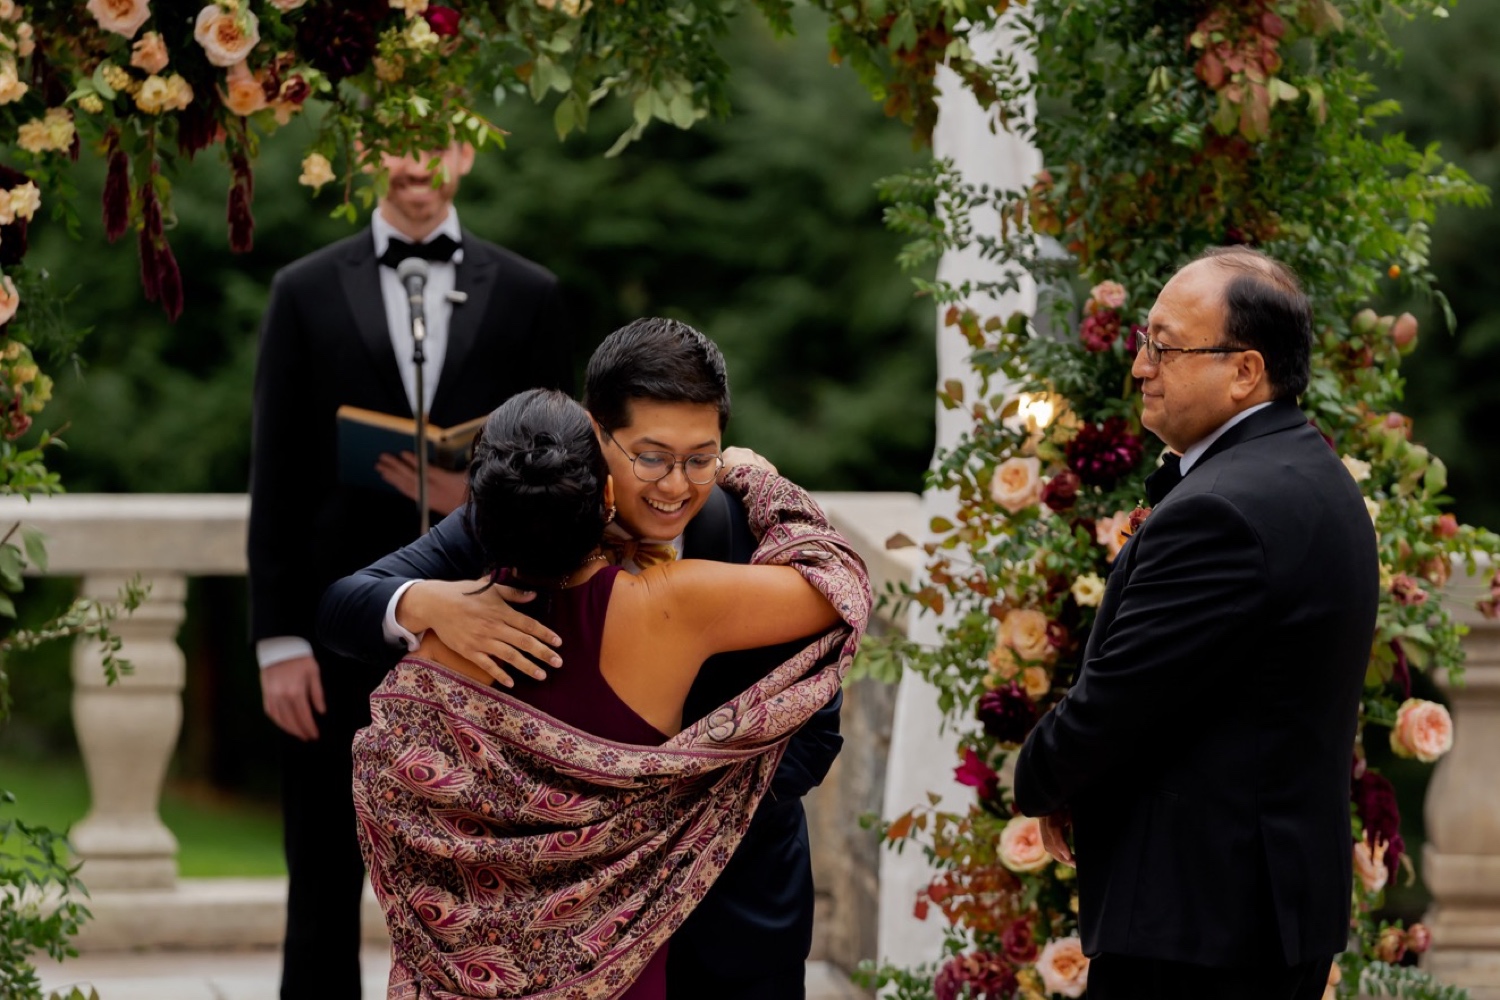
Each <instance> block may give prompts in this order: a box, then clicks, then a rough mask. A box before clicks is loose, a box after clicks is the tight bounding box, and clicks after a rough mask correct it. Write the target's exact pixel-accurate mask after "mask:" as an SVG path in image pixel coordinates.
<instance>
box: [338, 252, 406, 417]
mask: <svg viewBox="0 0 1500 1000" xmlns="http://www.w3.org/2000/svg"><path fill="white" fill-rule="evenodd" d="M339 284H340V285H341V286H343V289H344V297H345V299H346V300H347V301H348V303H349V312H350V313H351V314H352V315H353V316H354V327H355V329H356V330H358V331H359V337H360V339H361V340H363V341H364V344H365V347H366V348H367V349H368V350H369V352H370V358H371V361H373V362H374V366H375V375H376V378H377V379H379V381H380V387H381V389H382V390H384V391H385V393H386V395H388V396H389V397H390V398H391V400H392V401H393V402H395V401H399V404H398V405H397V406H396V408H395V410H394V411H393V412H394V413H395V414H396V415H397V416H411V403H410V401H409V400H407V398H406V389H405V387H404V386H402V384H401V372H400V370H399V369H398V368H397V367H396V349H395V348H394V347H392V346H391V329H390V324H389V323H388V322H387V321H386V315H385V294H384V293H383V292H381V290H380V265H379V264H378V263H377V262H376V260H375V238H374V237H373V236H371V235H369V234H368V233H367V234H366V236H365V238H364V239H362V240H354V241H353V242H352V243H351V244H350V247H349V252H348V253H347V254H345V255H344V257H343V259H342V260H340V261H339Z"/></svg>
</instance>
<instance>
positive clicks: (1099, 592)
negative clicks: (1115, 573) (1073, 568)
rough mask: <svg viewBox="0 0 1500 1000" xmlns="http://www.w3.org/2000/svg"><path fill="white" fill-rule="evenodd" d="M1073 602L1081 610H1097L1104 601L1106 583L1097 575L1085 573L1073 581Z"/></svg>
mask: <svg viewBox="0 0 1500 1000" xmlns="http://www.w3.org/2000/svg"><path fill="white" fill-rule="evenodd" d="M1071 589H1072V592H1073V600H1075V601H1077V602H1078V606H1079V607H1080V608H1097V607H1098V606H1099V602H1100V601H1102V600H1104V581H1103V580H1101V579H1100V578H1099V575H1098V574H1097V573H1085V574H1083V575H1082V576H1080V577H1079V578H1078V579H1076V580H1074V581H1073V586H1072V588H1071Z"/></svg>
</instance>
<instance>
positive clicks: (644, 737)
mask: <svg viewBox="0 0 1500 1000" xmlns="http://www.w3.org/2000/svg"><path fill="white" fill-rule="evenodd" d="M621 572H622V570H621V568H620V567H619V566H606V567H604V568H603V569H601V570H600V571H599V572H597V573H595V574H594V575H593V576H592V577H590V578H589V579H588V580H586V581H585V582H583V583H581V584H579V585H578V586H576V587H569V588H568V589H566V590H552V591H547V590H544V591H541V592H540V593H539V594H538V595H537V598H536V600H535V601H533V602H532V603H530V604H526V605H522V606H521V607H522V610H523V611H525V612H526V613H527V614H529V615H531V616H532V617H533V618H535V619H536V620H537V621H539V622H541V623H542V624H544V625H546V626H547V627H548V628H550V629H552V631H554V632H556V633H557V634H558V636H559V637H560V638H561V639H562V647H561V649H560V650H559V652H561V654H562V657H563V666H562V667H560V668H558V669H556V670H553V669H551V668H550V667H549V668H547V679H546V680H544V681H536V680H532V679H531V678H530V677H525V676H522V675H519V674H512V676H513V677H514V678H515V681H516V686H515V687H513V688H501V690H504V691H506V693H507V694H510V695H512V696H513V697H515V698H517V699H518V700H520V701H524V702H525V703H526V704H528V705H531V706H532V707H534V708H537V709H540V710H541V711H543V712H546V713H547V714H548V715H550V716H552V717H553V718H554V719H557V720H559V721H561V722H566V723H567V724H568V725H570V726H573V727H575V728H577V729H581V730H583V731H584V732H586V733H591V734H592V735H594V736H600V737H603V738H604V739H606V740H613V741H614V742H616V743H631V744H635V745H637V746H653V747H654V746H660V745H661V744H663V743H665V742H666V741H667V739H668V737H667V734H666V733H663V732H661V731H660V730H659V729H657V728H656V727H655V726H653V725H651V723H649V722H647V721H646V720H645V719H643V718H641V717H640V716H639V715H637V714H636V712H635V710H634V709H632V708H631V707H630V706H629V705H627V704H625V702H624V701H622V700H620V696H619V695H617V694H615V691H614V688H612V687H610V686H609V682H608V681H606V680H605V679H604V674H603V673H602V672H601V671H600V669H599V649H600V646H601V645H602V644H603V642H604V615H605V612H606V611H608V610H609V597H610V593H611V592H612V591H613V590H614V586H615V577H616V576H618V575H619V574H620V573H621ZM666 995H667V949H666V946H663V947H662V948H661V949H659V950H658V951H657V953H656V954H655V955H653V956H652V958H651V961H650V963H649V964H647V966H646V968H645V969H643V970H642V971H641V974H640V976H639V978H637V979H636V981H635V982H634V983H633V984H631V987H630V989H628V990H626V991H625V992H624V993H623V994H621V995H620V1000H666Z"/></svg>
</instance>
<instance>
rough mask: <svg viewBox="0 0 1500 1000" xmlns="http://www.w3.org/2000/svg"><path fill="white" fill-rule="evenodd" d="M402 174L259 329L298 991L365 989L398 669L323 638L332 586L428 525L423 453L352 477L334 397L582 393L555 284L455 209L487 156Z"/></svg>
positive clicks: (449, 410)
mask: <svg viewBox="0 0 1500 1000" xmlns="http://www.w3.org/2000/svg"><path fill="white" fill-rule="evenodd" d="M382 160H383V164H384V168H385V169H386V170H387V171H388V172H389V187H388V188H387V190H386V192H385V193H384V195H383V196H382V197H381V198H380V199H379V202H378V205H377V208H376V211H375V212H374V214H373V217H372V218H371V221H370V227H369V229H367V230H365V231H363V232H360V233H358V234H356V235H354V236H350V237H349V238H347V239H344V240H341V241H340V242H338V243H335V244H333V245H331V246H328V247H324V248H323V249H321V250H318V251H316V252H315V253H312V254H310V255H308V256H307V257H304V258H302V259H301V260H298V261H296V262H294V263H292V264H290V265H288V266H287V267H285V268H283V269H282V270H281V271H280V272H278V273H277V275H276V277H275V280H274V281H273V283H272V286H271V293H270V300H269V303H268V305H267V308H266V312H265V316H264V319H263V322H262V326H261V334H260V345H259V356H258V360H257V363H256V371H255V395H254V425H253V434H252V437H253V441H252V452H251V475H250V498H251V507H250V535H249V551H248V555H249V576H250V601H251V616H250V617H251V626H250V627H251V638H252V640H253V641H254V643H255V647H256V656H257V659H258V660H259V663H260V668H261V691H262V697H263V702H264V707H265V711H266V714H267V715H268V716H270V718H271V719H272V721H273V722H275V724H276V725H277V727H278V728H279V729H280V730H281V735H282V738H281V740H280V743H281V746H280V751H281V763H282V809H283V817H284V824H285V848H286V861H287V873H288V877H289V889H288V899H287V925H286V942H285V946H284V952H283V965H282V982H281V997H282V1000H300V998H303V997H318V998H320V1000H332V998H357V997H359V995H360V976H359V941H360V928H359V897H360V892H361V887H362V885H363V878H364V868H363V864H362V861H361V858H360V854H359V845H358V843H357V840H356V834H355V821H354V808H353V797H352V792H351V782H352V763H351V758H350V746H351V743H352V741H353V737H354V733H355V732H356V731H357V730H359V729H360V728H362V727H364V726H366V725H368V724H369V721H370V710H369V695H370V692H371V690H373V689H374V687H375V685H376V684H378V683H379V681H380V679H381V678H382V677H383V676H384V673H385V671H384V670H383V669H382V668H378V667H371V666H369V665H366V664H364V663H361V662H359V661H357V660H351V659H347V658H344V657H340V656H337V655H336V654H334V653H332V652H331V651H330V650H329V649H327V648H326V647H324V646H322V645H321V644H320V643H318V642H317V640H316V638H315V632H314V618H315V616H316V613H317V608H318V600H319V598H320V597H321V595H322V593H323V590H324V588H325V587H327V586H328V584H329V583H331V582H332V581H334V580H336V579H338V578H339V577H342V576H344V575H345V574H348V573H351V572H353V571H354V570H356V569H358V568H360V567H361V566H364V565H366V564H368V563H370V562H373V561H374V560H375V559H377V558H379V557H380V556H382V555H384V554H385V553H387V552H389V551H391V550H392V549H395V548H399V547H400V546H402V545H404V544H406V543H408V542H411V541H414V540H415V539H416V537H417V534H418V524H419V518H418V511H417V509H416V501H415V497H416V496H417V480H416V472H415V466H414V463H413V461H412V454H406V455H402V454H399V453H397V454H391V455H386V456H383V457H382V458H381V460H380V473H381V477H382V478H383V479H384V480H385V482H386V483H387V485H388V486H389V487H390V488H389V490H386V491H376V490H374V489H370V488H357V487H351V486H348V485H344V484H342V483H341V482H340V481H339V475H338V456H337V438H336V424H335V417H334V414H335V411H337V409H338V408H339V407H340V406H342V405H345V404H348V405H352V406H357V407H362V408H365V409H369V410H376V411H379V412H382V413H388V414H393V415H396V416H400V417H412V416H414V413H415V409H416V407H417V406H419V405H420V406H423V407H425V408H426V410H427V413H428V419H429V421H430V423H431V424H432V425H434V426H437V427H448V426H451V425H453V424H458V423H462V422H464V421H467V420H471V419H473V418H475V417H480V416H483V415H485V414H487V413H489V412H490V411H491V410H493V409H494V408H495V407H497V406H499V405H500V404H501V403H502V402H504V401H505V400H506V399H507V398H509V397H510V396H511V395H513V394H515V393H517V392H520V391H522V390H525V389H530V388H536V387H545V388H560V389H563V390H564V391H571V390H572V357H571V353H570V343H569V337H568V333H567V330H566V328H565V327H564V325H563V323H562V320H561V315H560V313H561V310H560V308H559V293H558V285H557V279H556V278H555V277H554V276H553V275H552V274H551V273H549V272H548V271H547V270H545V269H544V268H542V267H540V266H538V265H537V264H534V263H532V262H531V261H529V260H526V259H524V258H522V257H520V256H518V255H516V254H514V253H512V252H510V251H508V250H506V249H504V248H502V247H499V246H496V245H495V244H493V243H489V242H486V241H484V240H481V239H479V238H477V237H475V236H474V235H473V234H472V233H469V232H466V231H465V230H464V229H463V228H462V227H461V226H460V225H459V219H458V213H457V211H456V210H455V209H454V207H453V199H454V196H455V195H456V194H457V192H458V188H459V183H460V181H461V179H462V178H463V177H464V175H466V174H467V173H468V172H469V170H470V168H471V167H472V165H473V162H474V150H473V149H472V147H469V146H467V145H454V146H452V147H451V148H449V149H447V150H445V151H443V152H441V153H434V154H428V155H425V156H417V157H410V158H404V157H396V156H391V155H386V156H384V157H382ZM412 256H415V257H421V258H423V259H425V260H427V261H428V263H429V277H428V279H427V286H426V295H425V318H426V324H427V336H426V351H425V353H426V360H425V364H424V370H425V375H424V379H423V381H424V383H425V385H424V389H425V394H424V398H423V399H422V400H418V399H417V398H416V395H415V392H416V384H417V379H416V367H415V365H414V363H413V352H412V335H411V319H410V317H411V311H410V307H409V303H408V299H407V295H406V293H405V290H404V289H403V288H402V286H401V283H400V282H399V281H398V280H397V278H396V270H395V269H396V267H397V266H399V264H400V262H401V261H402V260H404V259H405V258H407V257H412ZM463 490H464V486H463V473H462V472H449V471H447V470H443V469H437V468H429V470H428V494H429V506H430V507H431V508H432V509H433V511H434V512H436V513H437V514H439V515H441V514H445V513H447V512H448V511H451V510H453V509H454V508H455V507H457V506H459V504H461V503H462V502H463Z"/></svg>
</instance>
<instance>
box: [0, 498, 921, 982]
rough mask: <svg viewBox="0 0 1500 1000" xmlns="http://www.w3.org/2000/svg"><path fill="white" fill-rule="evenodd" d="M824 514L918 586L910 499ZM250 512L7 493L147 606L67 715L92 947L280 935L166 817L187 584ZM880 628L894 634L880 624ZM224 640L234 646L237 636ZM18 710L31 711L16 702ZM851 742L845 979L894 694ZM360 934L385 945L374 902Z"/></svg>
mask: <svg viewBox="0 0 1500 1000" xmlns="http://www.w3.org/2000/svg"><path fill="white" fill-rule="evenodd" d="M819 500H820V502H821V503H822V504H823V506H824V507H825V509H826V510H827V511H828V513H829V516H830V518H831V519H832V520H833V521H834V522H835V524H837V525H838V527H839V528H840V530H841V531H843V532H844V533H845V534H846V535H847V536H848V537H849V538H850V540H851V541H852V542H854V544H855V545H856V547H857V548H858V549H859V550H860V552H861V553H862V554H863V555H864V556H865V557H866V560H867V562H868V563H869V565H870V569H871V575H872V577H873V578H874V581H875V584H876V587H877V588H880V587H882V586H883V584H884V583H885V582H886V581H894V580H904V579H908V578H909V577H910V575H911V572H912V569H913V565H912V563H911V558H912V557H911V554H910V551H907V552H894V553H893V552H888V551H887V550H886V549H885V547H884V541H885V539H886V538H887V537H889V536H890V535H892V534H894V533H896V532H897V531H905V532H907V533H908V534H912V533H914V532H915V530H916V529H915V524H916V522H917V521H918V519H919V512H918V498H917V497H916V496H914V495H911V494H823V495H820V496H819ZM248 513H249V501H248V499H247V498H246V497H244V496H241V495H195V496H175V495H76V496H60V497H45V498H39V499H36V500H33V501H31V502H29V503H28V502H25V501H22V500H20V499H18V498H15V497H0V523H3V524H4V525H6V526H9V525H11V524H14V523H15V522H17V521H20V522H23V523H25V524H27V525H29V526H31V527H34V528H37V529H39V530H40V531H42V532H43V533H44V534H45V535H46V536H47V547H48V556H49V565H48V572H49V573H50V574H52V575H55V576H68V577H80V578H81V580H82V583H81V590H82V593H84V594H86V595H87V596H90V597H95V598H100V599H103V600H108V599H110V598H111V597H113V596H114V595H115V594H117V593H118V592H119V590H120V587H121V585H122V584H123V583H124V582H125V581H126V580H128V579H130V578H131V577H132V576H134V575H136V574H139V575H140V576H141V577H142V578H143V579H144V580H145V581H147V582H149V583H150V585H151V592H150V596H149V598H148V599H147V601H146V603H145V604H144V605H143V606H142V607H141V608H140V609H139V610H137V611H136V612H135V614H134V615H133V616H132V617H130V618H128V619H122V620H120V621H119V622H118V623H117V624H116V627H115V632H116V634H118V635H119V636H120V638H121V640H122V642H123V646H122V650H121V655H122V656H124V657H125V658H126V659H128V660H130V662H131V663H132V665H133V666H134V672H133V673H131V674H130V675H129V676H127V677H125V678H123V679H122V680H121V681H120V683H118V684H116V685H107V684H106V683H105V678H104V673H103V670H102V669H101V666H100V652H101V651H100V650H99V649H98V647H97V645H95V644H91V643H86V642H79V643H78V644H76V646H75V649H74V653H73V679H74V696H73V715H74V724H75V728H76V730H77V733H78V743H79V750H80V752H81V753H82V756H83V761H84V766H85V770H86V772H87V775H88V781H89V789H90V796H91V805H90V808H89V812H88V815H87V816H85V818H84V819H83V820H82V821H80V822H79V823H77V824H76V825H75V826H74V827H73V829H72V832H71V839H72V842H73V845H74V847H75V848H76V850H77V852H78V855H79V858H80V860H81V861H82V863H83V868H82V871H81V873H80V874H81V878H82V879H83V880H84V882H85V884H86V885H87V886H88V887H89V891H90V899H89V900H88V906H89V908H90V909H91V910H92V911H93V913H94V919H93V920H92V921H90V922H89V923H88V924H87V925H86V926H85V929H84V932H83V934H82V935H81V937H80V938H79V940H78V944H79V946H80V947H81V948H83V949H85V950H110V949H128V948H141V947H179V948H180V947H247V946H252V945H268V944H274V943H276V942H278V941H279V940H280V936H281V932H282V919H283V916H282V915H283V907H284V904H285V881H284V880H280V879H234V880H228V879H179V878H178V877H177V863H176V855H177V841H176V838H175V837H174V836H173V835H172V832H171V831H170V830H169V829H167V827H166V826H165V825H164V824H163V823H162V821H161V818H160V813H159V804H160V800H161V791H162V783H163V780H164V778H165V775H166V770H167V765H168V762H169V761H170V759H171V755H172V751H173V749H174V747H175V746H176V744H177V738H178V734H179V731H180V728H181V722H182V691H183V685H184V681H185V678H186V672H187V670H188V664H187V662H186V659H185V657H184V655H183V652H182V650H181V648H180V647H179V646H178V645H177V641H176V637H177V630H178V628H179V627H180V626H181V624H182V621H183V618H184V615H185V609H184V599H185V596H186V593H187V579H188V578H189V577H192V576H236V575H243V574H244V573H245V534H246V520H247V516H248ZM883 627H891V625H890V623H885V624H884V626H883ZM231 641H232V640H231ZM22 709H23V710H24V706H22ZM843 719H844V731H845V736H846V740H847V742H846V746H845V750H844V752H843V755H842V756H841V758H840V760H839V762H838V765H837V767H836V770H835V771H834V773H833V774H832V775H830V777H829V780H828V782H827V783H825V785H824V786H823V787H822V788H820V789H818V790H816V791H815V793H814V794H813V796H812V797H810V799H809V817H810V825H811V827H812V830H813V839H814V851H813V853H814V858H815V864H816V866H817V871H816V881H817V884H818V886H819V897H820V898H819V918H820V919H819V922H818V928H819V939H818V954H817V955H816V956H815V957H818V958H826V959H828V960H831V961H833V962H834V963H835V964H837V965H839V966H842V967H843V968H846V969H847V968H852V966H853V965H854V964H855V963H856V962H857V961H858V959H860V958H863V957H873V955H874V915H875V899H876V896H875V872H876V870H877V865H876V861H875V851H876V848H877V845H876V844H875V842H874V837H873V835H872V834H869V833H866V832H865V831H863V830H861V829H860V828H859V826H858V823H857V822H856V821H857V818H858V817H859V816H860V815H861V814H863V813H866V812H878V810H879V807H880V793H881V789H882V787H883V785H884V781H885V747H886V746H887V745H888V743H889V738H890V719H891V698H890V693H889V692H887V691H885V690H883V689H882V688H881V687H880V686H878V685H854V686H853V687H851V689H850V691H849V693H848V695H847V701H846V707H845V709H844V714H843ZM367 903H368V904H369V905H368V906H367V911H366V919H365V930H366V933H367V934H368V935H373V936H378V935H380V934H382V933H383V930H384V928H383V923H382V921H381V919H380V917H379V913H378V910H376V909H375V908H374V906H373V903H374V900H373V897H368V895H367Z"/></svg>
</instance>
